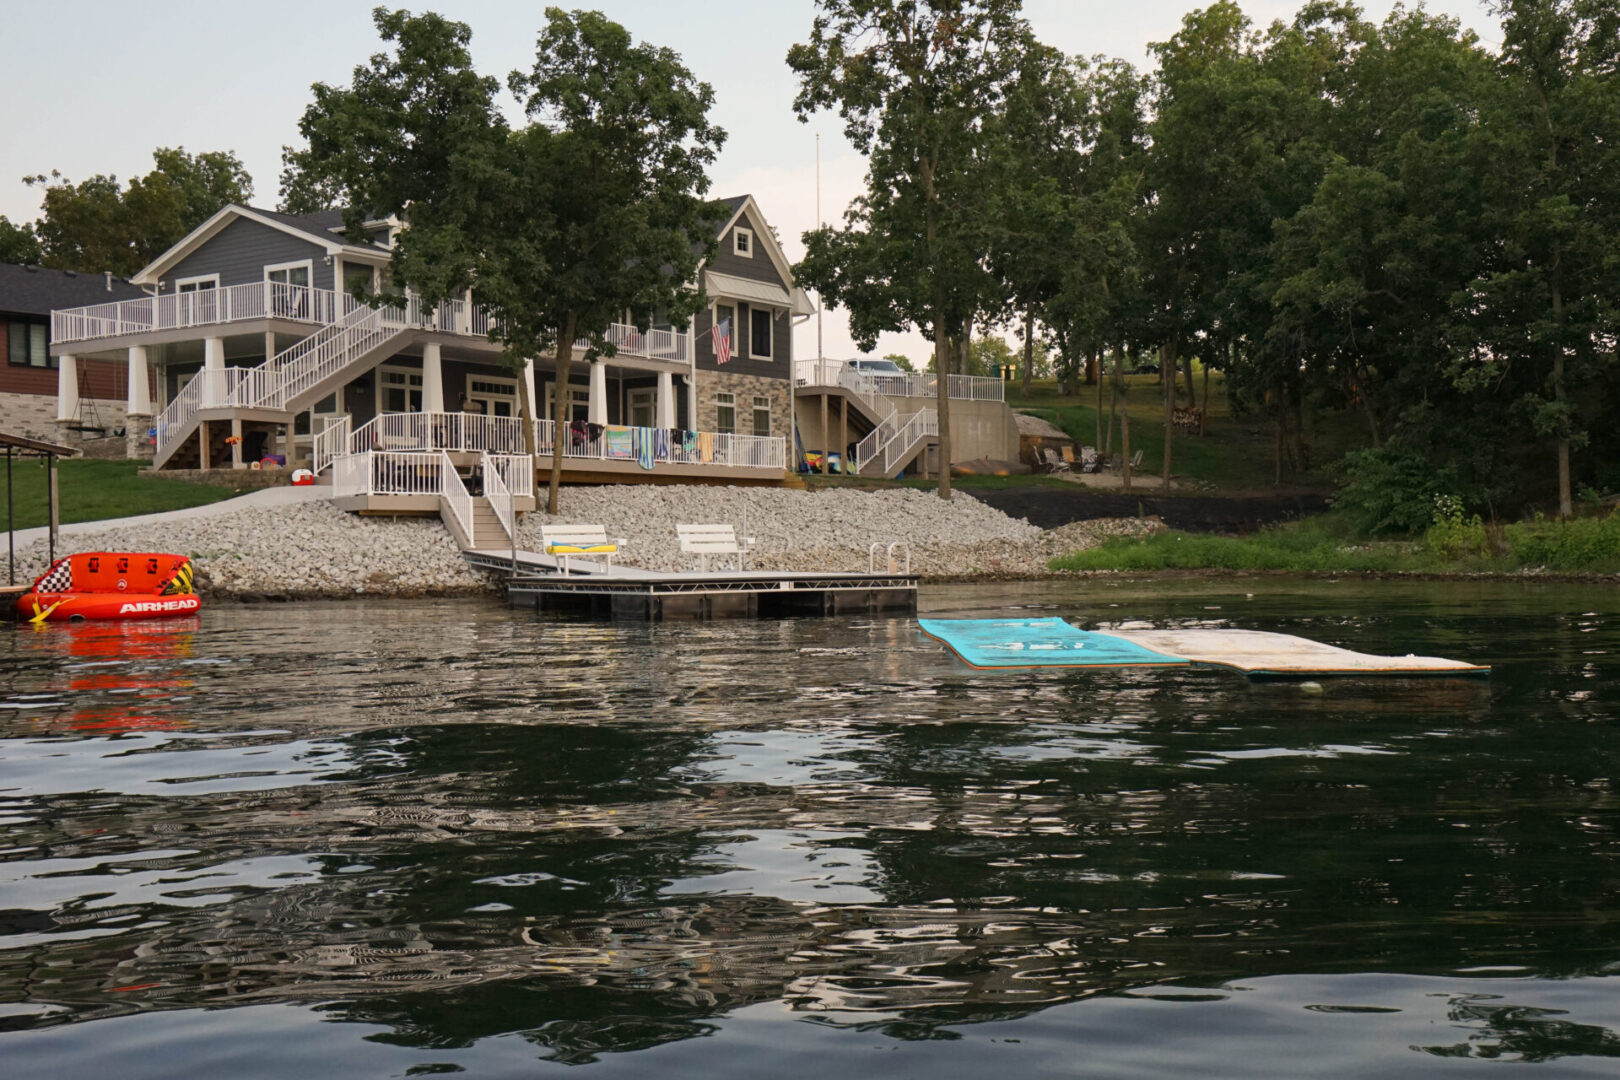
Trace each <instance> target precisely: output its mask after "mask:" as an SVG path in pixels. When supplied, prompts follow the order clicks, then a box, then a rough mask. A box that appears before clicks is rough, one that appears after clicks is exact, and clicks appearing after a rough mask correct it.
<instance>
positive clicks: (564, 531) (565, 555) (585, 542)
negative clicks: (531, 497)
mask: <svg viewBox="0 0 1620 1080" xmlns="http://www.w3.org/2000/svg"><path fill="white" fill-rule="evenodd" d="M629 542H630V541H628V540H626V539H625V538H624V537H622V536H616V537H614V538H613V539H611V540H610V539H608V535H607V530H606V529H605V528H603V527H602V526H600V525H542V526H540V544H541V546H542V547H543V548H544V549H545V553H546V554H547V555H551V556H553V557H555V558H556V559H557V562H558V565H559V566H560V567H561V568H562V572H563V573H564V574H566V573H568V572H569V564H568V560H569V558H570V557H571V556H574V555H588V556H590V557H591V559H592V560H597V559H600V560H601V561H602V562H603V563H604V564H605V565H606V566H607V568H608V569H609V570H612V569H613V556H615V555H617V554H618V553H619V545H620V544H628V543H629Z"/></svg>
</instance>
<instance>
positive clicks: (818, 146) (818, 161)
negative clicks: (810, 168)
mask: <svg viewBox="0 0 1620 1080" xmlns="http://www.w3.org/2000/svg"><path fill="white" fill-rule="evenodd" d="M816 228H817V229H818V230H819V229H820V228H821V132H819V131H818V132H816ZM821 307H822V304H821V294H820V293H819V292H818V293H816V360H818V361H820V360H824V359H826V354H825V353H824V352H823V351H822V348H821ZM817 366H818V367H819V366H820V364H819V363H818V364H817Z"/></svg>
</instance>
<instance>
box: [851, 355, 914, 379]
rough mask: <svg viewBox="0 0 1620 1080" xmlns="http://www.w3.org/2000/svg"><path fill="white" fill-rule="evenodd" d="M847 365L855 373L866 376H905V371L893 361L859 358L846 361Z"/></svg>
mask: <svg viewBox="0 0 1620 1080" xmlns="http://www.w3.org/2000/svg"><path fill="white" fill-rule="evenodd" d="M847 363H848V364H849V366H850V367H851V368H852V369H854V370H855V371H859V372H863V373H865V374H867V375H904V374H905V370H904V369H902V368H901V367H900V365H899V364H897V363H895V362H894V361H893V360H872V359H868V358H866V357H859V358H857V359H854V360H850V361H847Z"/></svg>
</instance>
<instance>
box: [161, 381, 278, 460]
mask: <svg viewBox="0 0 1620 1080" xmlns="http://www.w3.org/2000/svg"><path fill="white" fill-rule="evenodd" d="M253 370H254V369H252V368H203V369H202V370H200V371H198V372H197V373H196V374H194V375H192V377H191V379H190V380H189V381H187V383H186V385H185V386H183V387H181V389H180V392H179V393H178V394H176V395H175V396H174V400H173V401H171V402H169V404H168V405H166V406H164V408H163V411H162V412H160V413H159V414H158V418H157V423H156V424H154V425H153V426H154V427H155V428H156V429H157V446H158V452H159V453H160V454H161V453H163V452H164V451H165V450H167V449H168V447H169V444H170V443H171V442H173V441H174V440H175V439H176V438H178V437H179V436H181V435H183V434H184V433H185V431H186V430H187V426H188V425H189V424H190V423H191V420H192V418H193V417H195V416H196V415H197V413H198V411H200V410H202V409H220V408H225V407H227V406H229V405H231V404H233V403H234V402H235V401H236V399H237V398H238V397H239V396H240V394H241V389H242V386H243V385H244V383H248V384H251V382H252V380H251V378H250V375H251V373H252V372H253Z"/></svg>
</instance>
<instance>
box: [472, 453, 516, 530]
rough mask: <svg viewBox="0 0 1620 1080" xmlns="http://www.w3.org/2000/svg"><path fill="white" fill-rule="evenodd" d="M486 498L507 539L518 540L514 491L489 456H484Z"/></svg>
mask: <svg viewBox="0 0 1620 1080" xmlns="http://www.w3.org/2000/svg"><path fill="white" fill-rule="evenodd" d="M484 497H485V498H486V499H488V500H489V505H490V508H491V509H493V510H494V511H495V520H497V521H499V522H500V523H501V528H503V529H505V530H506V538H507V539H508V540H512V539H516V537H517V507H516V506H514V505H513V502H512V491H511V489H510V488H508V487H507V486H506V480H505V478H504V477H502V476H501V470H500V469H498V468H497V467H496V466H495V463H494V462H493V461H491V460H490V457H489V455H488V454H485V455H484ZM468 539H471V537H469V538H468Z"/></svg>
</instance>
